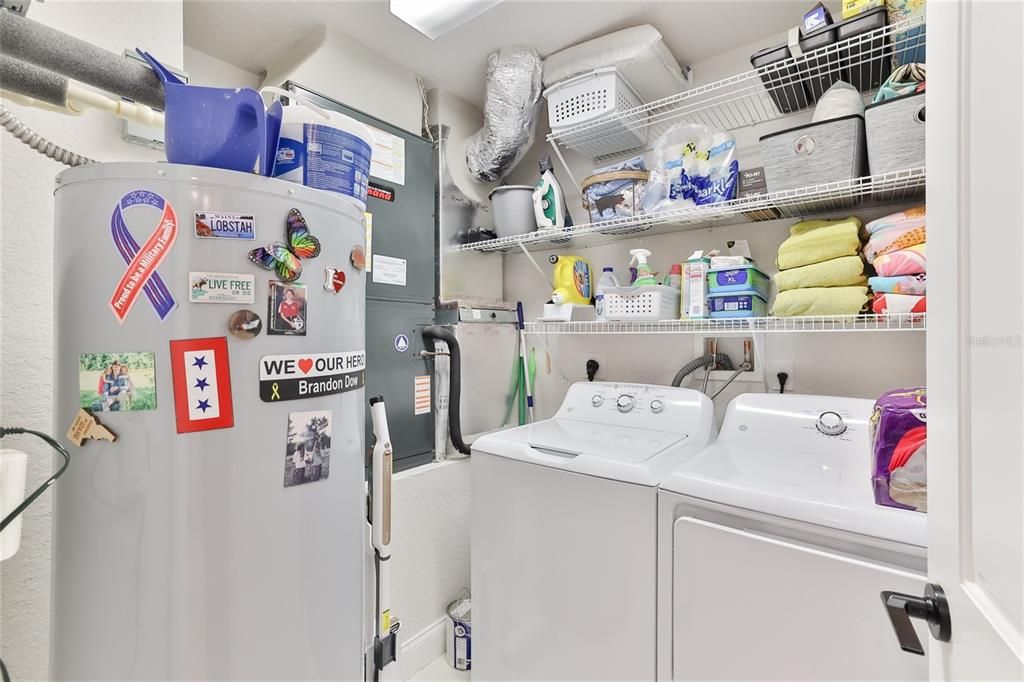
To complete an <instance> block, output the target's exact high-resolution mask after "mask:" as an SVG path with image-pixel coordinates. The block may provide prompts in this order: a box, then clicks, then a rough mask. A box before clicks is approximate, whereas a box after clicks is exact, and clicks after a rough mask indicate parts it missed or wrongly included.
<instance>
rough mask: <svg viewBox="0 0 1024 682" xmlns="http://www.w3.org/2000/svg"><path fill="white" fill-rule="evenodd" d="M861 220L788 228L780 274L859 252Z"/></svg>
mask: <svg viewBox="0 0 1024 682" xmlns="http://www.w3.org/2000/svg"><path fill="white" fill-rule="evenodd" d="M860 228H861V222H860V219H859V218H855V217H853V216H851V217H849V218H843V219H842V220H805V221H803V222H801V223H797V224H796V225H793V226H792V227H791V228H789V239H787V240H786V241H784V242H782V244H780V245H779V257H778V260H777V261H776V263H777V264H778V266H779V270H789V269H790V268H799V267H802V266H804V265H813V264H814V263H821V262H824V261H827V260H831V259H833V258H841V257H843V256H854V255H856V254H857V253H859V252H860Z"/></svg>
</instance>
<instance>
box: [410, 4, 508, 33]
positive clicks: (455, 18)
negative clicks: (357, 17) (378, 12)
mask: <svg viewBox="0 0 1024 682" xmlns="http://www.w3.org/2000/svg"><path fill="white" fill-rule="evenodd" d="M500 2H501V0H391V5H390V9H391V13H392V14H394V15H395V16H396V17H398V18H399V19H401V20H402V21H404V22H405V23H407V24H409V25H410V26H412V27H413V28H414V29H416V30H417V31H419V32H420V33H422V34H423V35H425V36H426V37H428V38H430V39H431V40H436V39H437V38H439V37H440V36H442V35H444V34H445V33H447V32H448V31H451V30H453V29H456V28H458V27H459V26H462V25H463V24H465V23H466V22H467V21H470V20H472V19H475V18H477V17H478V16H480V15H481V14H483V13H484V12H486V11H487V10H489V9H491V8H492V7H494V6H495V5H497V4H498V3H500Z"/></svg>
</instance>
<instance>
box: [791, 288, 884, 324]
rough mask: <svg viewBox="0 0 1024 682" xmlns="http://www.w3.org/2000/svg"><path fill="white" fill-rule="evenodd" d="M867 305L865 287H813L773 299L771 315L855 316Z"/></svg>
mask: <svg viewBox="0 0 1024 682" xmlns="http://www.w3.org/2000/svg"><path fill="white" fill-rule="evenodd" d="M867 303H868V289H867V287H815V288H812V289H791V290H789V291H783V292H780V293H779V295H778V296H776V297H775V304H774V305H773V306H772V313H771V314H772V315H775V316H777V317H797V316H804V315H856V314H857V313H859V312H860V311H861V310H863V309H864V307H865V306H866V305H867Z"/></svg>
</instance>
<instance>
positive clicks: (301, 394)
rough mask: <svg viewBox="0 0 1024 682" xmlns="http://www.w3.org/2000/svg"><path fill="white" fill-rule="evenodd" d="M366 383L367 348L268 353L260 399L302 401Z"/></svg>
mask: <svg viewBox="0 0 1024 682" xmlns="http://www.w3.org/2000/svg"><path fill="white" fill-rule="evenodd" d="M365 385H366V351H361V350H360V351H351V352H347V353H317V354H312V355H266V356H264V357H263V358H262V359H261V360H260V400H262V401H263V402H267V403H276V402H278V401H281V400H302V399H304V398H317V397H320V396H325V395H333V394H335V393H344V392H346V391H354V390H356V389H358V388H363V387H364V386H365Z"/></svg>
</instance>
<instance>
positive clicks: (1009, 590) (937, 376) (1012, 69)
mask: <svg viewBox="0 0 1024 682" xmlns="http://www.w3.org/2000/svg"><path fill="white" fill-rule="evenodd" d="M1022 55H1024V7H1022V4H1021V3H1020V2H1018V1H1013V2H1002V1H974V2H969V1H956V2H952V1H949V0H946V1H945V2H929V3H928V71H929V76H930V78H929V79H928V112H927V114H928V123H927V125H928V142H927V144H928V149H927V151H928V237H929V239H928V241H929V245H928V249H929V254H928V255H929V261H930V262H929V264H928V265H929V268H928V269H929V271H930V273H929V274H930V276H929V282H928V299H929V301H928V302H929V304H930V305H931V309H930V310H929V320H928V393H929V396H928V399H929V403H930V404H929V405H928V411H929V415H928V421H929V422H930V423H929V429H928V430H929V433H928V449H929V453H928V454H929V456H928V466H929V471H928V485H929V491H928V496H929V500H928V524H929V557H928V562H929V567H928V576H929V580H930V582H931V583H932V584H935V585H939V586H941V588H942V589H943V590H944V591H945V595H946V597H947V599H948V607H949V613H950V626H951V627H950V635H951V636H950V638H949V642H948V643H943V642H939V641H937V640H936V639H934V638H931V639H930V642H929V643H928V644H926V645H925V646H928V647H929V658H930V659H931V677H932V679H933V680H977V679H1007V680H1020V679H1022V678H1024V664H1022V661H1024V590H1022V585H1024V560H1022V554H1024V506H1022V503H1021V497H1022V490H1024V466H1022V461H1024V454H1022V443H1021V440H1022V436H1024V434H1022V422H1024V400H1022V389H1024V386H1022V384H1024V375H1022V366H1024V365H1022V347H1021V344H1022V333H1024V323H1022V319H1024V296H1022V285H1021V281H1020V276H1019V269H1020V265H1021V263H1024V239H1022V234H1024V211H1022V207H1024V173H1022V170H1021V165H1022V158H1024V135H1022V115H1021V108H1022V104H1024V102H1022V91H1024V87H1022V85H1024V81H1022V79H1024V76H1022V74H1024V58H1022ZM1007 267H1009V268H1011V269H1012V270H1013V272H1014V274H1013V275H1012V276H1008V275H1009V274H1010V271H1009V270H1007ZM918 596H920V595H918ZM908 655H910V654H908Z"/></svg>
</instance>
